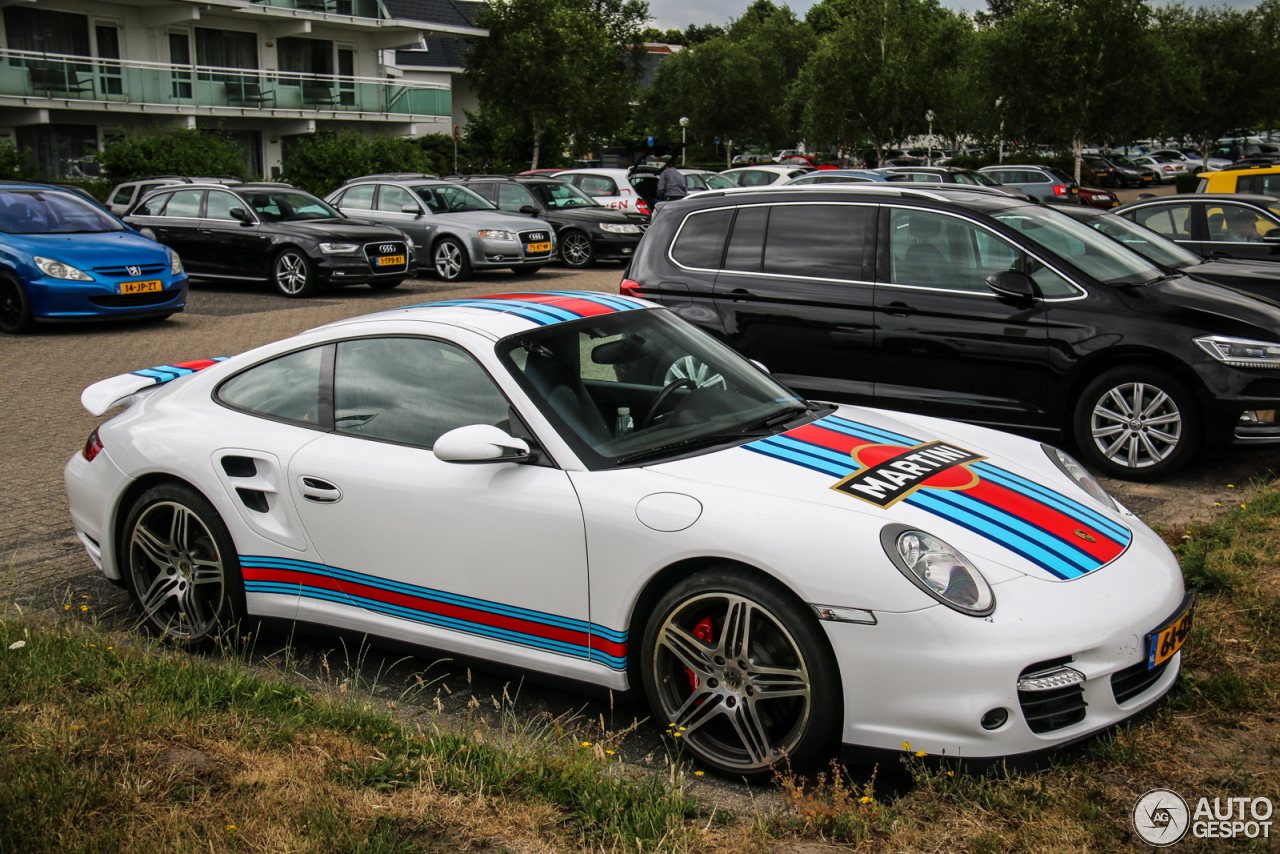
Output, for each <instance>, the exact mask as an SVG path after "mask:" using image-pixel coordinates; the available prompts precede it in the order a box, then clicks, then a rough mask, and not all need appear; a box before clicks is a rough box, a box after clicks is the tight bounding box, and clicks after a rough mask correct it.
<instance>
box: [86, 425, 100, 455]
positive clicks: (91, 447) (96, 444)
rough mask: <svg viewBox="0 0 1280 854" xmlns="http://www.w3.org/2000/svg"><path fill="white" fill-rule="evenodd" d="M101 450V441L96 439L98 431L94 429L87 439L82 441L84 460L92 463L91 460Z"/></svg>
mask: <svg viewBox="0 0 1280 854" xmlns="http://www.w3.org/2000/svg"><path fill="white" fill-rule="evenodd" d="M101 450H102V440H101V439H99V438H98V431H97V429H94V431H93V432H92V433H90V434H89V438H88V439H85V441H84V451H83V453H84V458H85V459H86V460H88V461H89V462H93V458H94V457H96V456H97V455H98V452H99V451H101Z"/></svg>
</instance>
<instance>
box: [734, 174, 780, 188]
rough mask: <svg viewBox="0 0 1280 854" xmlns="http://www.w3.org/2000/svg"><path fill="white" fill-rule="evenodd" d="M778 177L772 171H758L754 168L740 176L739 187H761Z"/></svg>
mask: <svg viewBox="0 0 1280 854" xmlns="http://www.w3.org/2000/svg"><path fill="white" fill-rule="evenodd" d="M775 177H777V176H776V175H774V174H773V173H772V172H756V171H754V170H751V171H748V172H743V173H742V174H741V175H739V177H738V186H739V187H761V186H763V185H765V184H769V183H771V182H772V181H773V179H774V178H775Z"/></svg>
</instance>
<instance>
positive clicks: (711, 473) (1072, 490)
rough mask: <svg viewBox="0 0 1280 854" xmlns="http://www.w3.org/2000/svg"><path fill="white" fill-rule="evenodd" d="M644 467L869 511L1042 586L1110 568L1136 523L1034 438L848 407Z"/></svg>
mask: <svg viewBox="0 0 1280 854" xmlns="http://www.w3.org/2000/svg"><path fill="white" fill-rule="evenodd" d="M650 469H651V470H654V471H660V472H662V473H664V474H667V475H671V476H675V477H679V478H684V479H687V480H690V481H699V482H704V483H709V484H715V485H717V486H721V487H725V488H728V489H732V490H750V491H754V492H767V493H768V494H770V495H772V496H775V497H777V498H780V499H793V500H801V501H805V502H809V503H812V504H820V505H824V506H827V507H831V508H841V509H845V510H848V511H850V512H855V513H860V514H869V515H870V516H872V517H873V518H878V519H882V520H883V522H884V524H889V523H895V522H896V523H901V524H904V525H907V526H910V527H912V528H917V529H919V530H922V531H924V532H926V533H929V534H931V535H933V536H935V537H938V538H940V539H942V540H944V541H945V542H948V543H950V544H951V545H952V546H954V547H956V548H958V549H960V550H961V551H962V552H964V553H966V554H967V555H968V556H969V557H970V558H971V559H973V558H975V557H977V556H978V555H981V556H985V557H988V558H990V559H991V560H993V561H996V562H998V563H1000V564H1002V565H1003V566H1005V567H1009V568H1012V569H1014V570H1016V571H1018V572H1021V573H1023V574H1025V575H1029V576H1033V577H1038V578H1042V579H1045V580H1049V581H1068V580H1071V579H1073V578H1079V577H1081V576H1084V575H1087V574H1089V573H1092V572H1096V571H1097V570H1099V569H1101V568H1102V567H1104V566H1106V565H1107V564H1109V563H1111V562H1112V561H1114V560H1115V559H1116V558H1118V557H1120V555H1122V554H1123V553H1124V552H1125V550H1126V549H1127V548H1128V546H1129V543H1130V542H1131V541H1132V539H1133V531H1132V526H1133V525H1135V524H1141V523H1139V522H1137V520H1136V519H1135V518H1134V517H1132V516H1130V515H1127V514H1124V513H1121V512H1118V511H1115V510H1112V509H1111V508H1107V507H1103V506H1102V505H1101V504H1100V503H1099V502H1098V501H1096V500H1095V499H1093V498H1092V497H1091V496H1089V495H1088V493H1086V492H1084V490H1083V489H1082V488H1080V487H1079V486H1078V485H1077V484H1076V483H1075V482H1074V481H1072V480H1071V479H1070V478H1069V477H1068V476H1067V475H1066V474H1065V473H1063V472H1062V471H1061V470H1059V469H1058V468H1057V467H1056V466H1055V465H1054V464H1053V463H1052V462H1051V461H1050V460H1049V457H1048V455H1047V454H1046V453H1045V451H1044V449H1043V448H1042V447H1041V446H1040V445H1039V444H1038V443H1036V442H1033V441H1031V440H1028V439H1022V438H1019V437H1016V436H1010V435H1008V434H1004V433H998V432H996V431H994V430H988V429H985V428H981V427H974V426H971V425H965V424H958V423H955V422H950V421H942V420H940V419H934V418H923V417H918V416H912V415H905V414H901V413H891V412H885V411H883V410H874V409H862V408H858V407H848V406H845V407H840V408H839V409H838V410H837V411H836V412H835V413H834V414H832V415H828V416H826V417H824V418H821V419H819V420H818V421H815V422H813V423H811V424H807V425H804V426H802V427H798V428H794V429H791V430H788V431H787V432H785V433H781V434H779V435H776V436H772V437H770V438H766V439H760V440H756V441H754V442H751V443H748V444H746V445H742V446H739V447H735V448H730V449H727V450H723V451H719V452H716V453H711V454H703V455H700V456H696V457H691V458H687V459H682V460H676V461H672V462H669V463H661V464H658V465H655V466H651V467H650ZM868 547H872V546H868ZM876 547H878V545H877V546H876ZM991 580H992V581H993V582H994V581H995V580H996V579H994V578H993V579H991Z"/></svg>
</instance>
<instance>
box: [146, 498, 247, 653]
mask: <svg viewBox="0 0 1280 854" xmlns="http://www.w3.org/2000/svg"><path fill="white" fill-rule="evenodd" d="M129 572H130V573H131V574H132V581H133V589H134V590H135V591H136V592H137V596H138V604H139V606H140V607H141V609H142V613H143V615H144V616H145V617H146V618H147V619H148V620H149V621H150V622H151V624H152V625H153V626H155V628H157V629H158V630H160V631H162V632H164V633H165V634H166V635H168V636H169V637H172V638H175V639H179V640H186V639H190V638H201V637H203V636H205V635H206V634H207V633H208V632H209V631H210V630H211V629H213V628H214V623H215V621H216V620H217V618H218V614H219V613H220V612H221V611H222V607H223V602H224V600H225V599H226V596H227V573H226V568H225V567H224V566H223V563H222V558H221V556H220V555H219V554H218V546H217V543H216V541H215V540H214V538H213V534H212V533H211V532H210V531H209V529H208V527H207V526H206V525H205V524H204V522H203V521H201V519H200V517H199V516H198V515H197V514H196V513H195V511H193V510H192V509H191V508H189V507H187V506H185V505H183V504H179V503H178V502H176V501H157V502H156V503H155V504H152V505H151V506H149V507H147V508H146V509H145V510H143V511H142V514H141V515H140V516H138V520H137V521H136V522H135V523H134V525H133V530H132V531H130V532H129Z"/></svg>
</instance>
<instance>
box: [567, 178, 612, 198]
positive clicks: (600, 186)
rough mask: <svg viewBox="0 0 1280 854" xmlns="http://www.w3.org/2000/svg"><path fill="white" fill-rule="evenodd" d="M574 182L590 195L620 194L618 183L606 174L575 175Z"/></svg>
mask: <svg viewBox="0 0 1280 854" xmlns="http://www.w3.org/2000/svg"><path fill="white" fill-rule="evenodd" d="M572 183H573V184H574V185H575V186H576V187H577V188H578V189H579V190H581V191H582V192H584V193H586V194H587V195H588V196H593V197H596V196H616V195H618V185H617V184H615V183H613V179H612V178H607V177H605V176H604V175H574V176H573V182H572Z"/></svg>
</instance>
